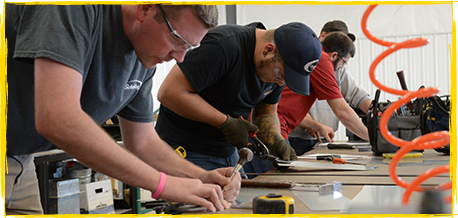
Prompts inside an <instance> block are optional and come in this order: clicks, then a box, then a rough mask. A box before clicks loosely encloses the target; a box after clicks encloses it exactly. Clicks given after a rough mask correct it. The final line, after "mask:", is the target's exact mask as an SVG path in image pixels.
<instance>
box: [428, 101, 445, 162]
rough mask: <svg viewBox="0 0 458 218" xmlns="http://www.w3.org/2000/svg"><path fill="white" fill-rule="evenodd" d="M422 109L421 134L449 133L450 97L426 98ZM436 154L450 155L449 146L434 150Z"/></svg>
mask: <svg viewBox="0 0 458 218" xmlns="http://www.w3.org/2000/svg"><path fill="white" fill-rule="evenodd" d="M425 102H426V103H425V105H424V108H423V116H424V118H423V121H424V123H423V124H422V126H423V129H422V132H423V134H427V133H430V132H435V131H444V130H445V131H449V122H450V95H444V96H437V95H435V96H432V97H429V98H426V100H425ZM434 150H435V151H437V152H440V153H444V154H450V145H447V146H444V147H441V148H435V149H434Z"/></svg>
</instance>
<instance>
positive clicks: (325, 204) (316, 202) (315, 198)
mask: <svg viewBox="0 0 458 218" xmlns="http://www.w3.org/2000/svg"><path fill="white" fill-rule="evenodd" d="M290 191H291V192H292V193H293V194H294V195H296V197H297V198H298V199H299V200H301V201H302V203H304V204H305V206H307V207H308V208H309V209H310V210H311V211H331V210H332V211H335V210H337V211H340V210H343V209H345V208H346V207H347V205H348V204H349V203H350V199H348V198H347V197H345V196H343V195H342V193H341V192H340V191H335V192H333V193H328V194H319V193H318V192H303V191H296V190H290Z"/></svg>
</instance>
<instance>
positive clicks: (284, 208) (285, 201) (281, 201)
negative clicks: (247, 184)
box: [253, 194, 294, 214]
mask: <svg viewBox="0 0 458 218" xmlns="http://www.w3.org/2000/svg"><path fill="white" fill-rule="evenodd" d="M253 213H254V214H293V213H294V199H293V198H292V197H289V196H283V195H277V194H268V195H265V196H259V197H255V198H254V199H253Z"/></svg>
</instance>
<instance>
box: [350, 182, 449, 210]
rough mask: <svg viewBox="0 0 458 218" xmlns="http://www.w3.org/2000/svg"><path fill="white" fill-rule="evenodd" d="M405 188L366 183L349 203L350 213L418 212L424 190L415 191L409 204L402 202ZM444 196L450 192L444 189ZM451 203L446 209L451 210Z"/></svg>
mask: <svg viewBox="0 0 458 218" xmlns="http://www.w3.org/2000/svg"><path fill="white" fill-rule="evenodd" d="M404 192H405V189H404V188H402V187H399V186H380V185H365V186H364V187H363V189H361V191H360V192H359V193H358V195H356V196H355V197H354V198H353V200H352V201H351V202H350V204H349V209H348V210H346V211H342V212H346V213H350V214H386V213H390V214H415V213H418V212H419V211H420V210H419V206H420V203H421V199H422V196H423V192H413V193H412V196H411V198H410V201H409V205H408V206H405V205H403V204H402V197H403V195H404ZM443 194H444V195H443V196H446V195H448V194H450V191H444V192H443ZM450 207H451V205H450V204H448V205H446V208H445V210H446V211H450V212H451V208H450Z"/></svg>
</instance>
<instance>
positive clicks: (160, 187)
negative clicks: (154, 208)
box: [151, 172, 167, 199]
mask: <svg viewBox="0 0 458 218" xmlns="http://www.w3.org/2000/svg"><path fill="white" fill-rule="evenodd" d="M166 177H167V175H166V174H165V173H163V172H161V179H160V180H159V185H158V186H157V189H156V192H154V194H152V195H151V197H152V198H154V199H158V198H159V196H161V194H162V190H164V186H165V179H166Z"/></svg>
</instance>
